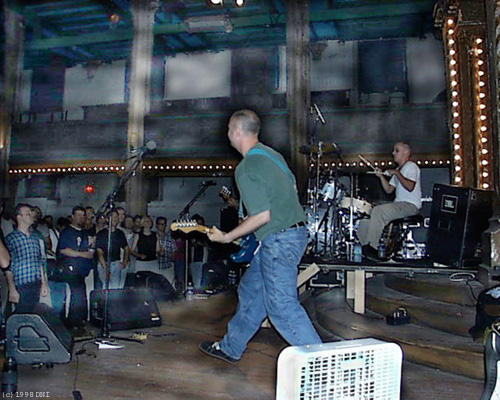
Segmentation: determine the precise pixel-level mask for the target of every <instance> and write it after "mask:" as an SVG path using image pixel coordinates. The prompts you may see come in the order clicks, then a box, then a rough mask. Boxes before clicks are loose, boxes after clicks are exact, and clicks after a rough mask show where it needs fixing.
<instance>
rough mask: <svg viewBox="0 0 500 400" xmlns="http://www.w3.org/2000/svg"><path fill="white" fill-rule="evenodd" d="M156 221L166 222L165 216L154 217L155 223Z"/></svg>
mask: <svg viewBox="0 0 500 400" xmlns="http://www.w3.org/2000/svg"><path fill="white" fill-rule="evenodd" d="M158 221H165V224H166V223H167V218H166V217H161V216H160V217H156V224H157V225H158Z"/></svg>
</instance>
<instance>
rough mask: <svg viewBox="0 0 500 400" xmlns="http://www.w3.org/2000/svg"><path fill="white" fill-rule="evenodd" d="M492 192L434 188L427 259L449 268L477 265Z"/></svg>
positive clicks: (447, 187) (437, 185)
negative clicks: (428, 257)
mask: <svg viewBox="0 0 500 400" xmlns="http://www.w3.org/2000/svg"><path fill="white" fill-rule="evenodd" d="M492 195H493V192H489V191H484V190H479V189H471V188H463V187H458V186H447V185H441V184H436V185H434V189H433V194H432V209H431V217H430V225H429V237H428V250H429V256H430V258H431V259H432V260H433V261H434V262H437V263H440V264H444V265H448V266H450V267H453V268H470V267H477V265H478V264H479V263H480V262H481V233H482V232H483V231H485V230H486V229H488V219H489V218H490V217H491V214H492Z"/></svg>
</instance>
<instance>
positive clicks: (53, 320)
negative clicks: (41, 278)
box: [5, 304, 73, 364]
mask: <svg viewBox="0 0 500 400" xmlns="http://www.w3.org/2000/svg"><path fill="white" fill-rule="evenodd" d="M5 337H6V357H13V358H14V359H15V360H16V362H17V363H18V364H64V363H68V362H70V361H71V353H72V351H73V338H72V336H71V334H70V333H69V332H68V331H67V330H66V328H65V327H64V325H63V323H62V322H61V320H60V319H59V318H58V316H57V314H56V313H55V312H54V311H53V310H52V309H51V308H50V307H48V306H46V305H45V304H39V305H37V307H36V308H35V310H34V312H33V313H26V314H24V313H19V314H16V313H14V314H12V315H11V316H10V317H9V318H8V319H7V323H6V332H5Z"/></svg>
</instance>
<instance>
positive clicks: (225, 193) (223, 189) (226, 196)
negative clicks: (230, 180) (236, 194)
mask: <svg viewBox="0 0 500 400" xmlns="http://www.w3.org/2000/svg"><path fill="white" fill-rule="evenodd" d="M219 195H220V196H221V197H222V198H223V199H224V200H226V201H227V200H229V199H230V198H232V197H233V195H232V193H231V191H230V190H229V189H228V188H227V186H222V187H221V188H220V190H219Z"/></svg>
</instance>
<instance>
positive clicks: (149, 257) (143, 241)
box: [132, 215, 160, 274]
mask: <svg viewBox="0 0 500 400" xmlns="http://www.w3.org/2000/svg"><path fill="white" fill-rule="evenodd" d="M141 225H142V230H141V231H140V232H139V233H137V234H136V235H135V237H134V243H133V244H132V254H133V255H134V256H136V257H137V260H136V262H135V271H136V272H140V271H151V272H156V273H158V274H159V273H160V266H159V264H158V256H157V254H158V253H159V252H160V244H159V243H158V237H157V235H156V232H154V231H153V230H152V228H153V220H152V218H151V217H150V216H149V215H145V216H144V217H143V218H142V220H141Z"/></svg>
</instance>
